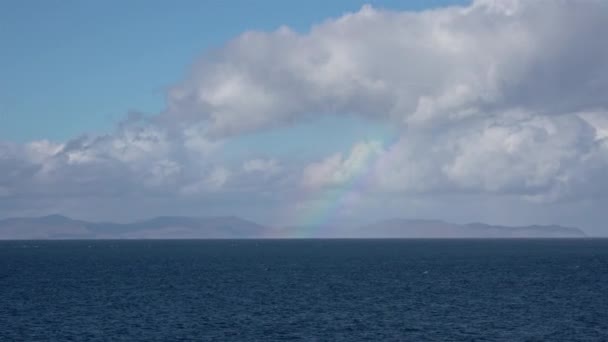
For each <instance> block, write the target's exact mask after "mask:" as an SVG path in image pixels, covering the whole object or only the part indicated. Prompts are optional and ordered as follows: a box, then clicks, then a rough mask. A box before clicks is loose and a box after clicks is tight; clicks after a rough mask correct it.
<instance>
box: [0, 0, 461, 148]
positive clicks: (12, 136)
mask: <svg viewBox="0 0 608 342" xmlns="http://www.w3.org/2000/svg"><path fill="white" fill-rule="evenodd" d="M464 2H465V1H448V0H443V1H396V0H385V1H353V0H339V1H318V0H314V1H306V2H290V1H278V0H272V1H235V0H227V1H196V0H181V1H178V2H172V1H163V0H152V1H143V0H135V1H117V0H110V1H79V0H66V1H62V0H49V1H33V0H24V1H21V0H19V1H15V0H3V1H1V2H0V9H1V10H0V23H1V24H0V25H1V26H0V27H1V29H0V41H1V42H2V46H3V48H2V53H1V54H0V68H2V75H3V76H2V79H1V80H0V122H2V124H1V125H0V138H2V139H3V140H11V141H17V142H23V141H28V140H33V139H45V138H46V139H52V140H67V139H69V138H72V137H74V136H77V135H79V134H83V133H85V132H91V133H95V132H107V131H109V130H111V129H112V127H113V126H114V124H115V123H116V122H117V121H119V120H121V119H123V118H124V117H125V115H126V113H127V112H130V111H137V112H142V113H148V114H150V113H157V112H159V111H161V110H162V109H163V108H164V105H165V104H164V98H165V90H166V88H167V87H168V86H170V85H172V84H174V83H176V82H177V81H179V80H180V79H181V78H182V77H183V75H184V73H185V72H186V71H187V69H188V68H189V66H190V65H191V64H192V63H193V62H194V60H195V59H196V58H197V57H198V56H199V55H201V54H203V53H204V52H205V51H209V50H210V49H214V48H217V47H220V46H222V45H223V44H225V43H226V42H227V41H228V40H230V39H231V38H234V37H235V36H237V35H239V34H240V33H242V32H244V31H247V30H263V31H268V30H274V29H276V28H278V27H279V26H281V25H287V26H289V27H291V28H293V29H294V30H297V31H307V30H308V29H309V28H310V26H311V25H313V24H316V23H320V22H322V21H324V20H326V19H328V18H331V17H337V16H340V15H341V14H343V13H345V12H353V11H357V10H359V8H361V6H362V5H363V4H366V3H370V4H373V5H374V6H377V7H379V8H387V9H401V10H403V9H411V10H422V9H424V8H426V7H437V6H439V5H449V4H455V3H464Z"/></svg>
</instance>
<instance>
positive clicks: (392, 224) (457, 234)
mask: <svg viewBox="0 0 608 342" xmlns="http://www.w3.org/2000/svg"><path fill="white" fill-rule="evenodd" d="M354 233H355V234H356V235H357V236H361V237H395V238H576V237H585V236H586V234H585V233H584V232H583V231H582V230H580V229H578V228H570V227H562V226H555V225H551V226H538V225H534V226H524V227H505V226H493V225H488V224H483V223H470V224H454V223H448V222H444V221H436V220H406V219H391V220H385V221H381V222H377V223H374V224H371V225H367V226H364V227H361V228H360V229H358V231H356V232H354Z"/></svg>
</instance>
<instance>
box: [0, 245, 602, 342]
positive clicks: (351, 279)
mask: <svg viewBox="0 0 608 342" xmlns="http://www.w3.org/2000/svg"><path fill="white" fill-rule="evenodd" d="M0 341H608V240H605V239H554V240H543V239H537V240H535V239H532V240H483V239H479V240H407V239H406V240H398V239H391V240H348V239H345V240H340V239H336V240H322V239H320V240H316V239H311V240H307V239H295V240H136V241H134V240H126V241H125V240H116V241H109V240H108V241H4V242H0Z"/></svg>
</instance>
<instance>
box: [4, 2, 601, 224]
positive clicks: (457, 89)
mask: <svg viewBox="0 0 608 342" xmlns="http://www.w3.org/2000/svg"><path fill="white" fill-rule="evenodd" d="M605 33H608V3H607V2H605V1H601V0H584V1H577V2H572V1H561V0H553V1H549V0H547V1H517V0H513V1H493V0H478V1H474V2H473V3H472V4H470V5H468V6H465V7H447V8H439V9H434V10H428V11H423V12H398V11H390V10H382V9H376V8H373V7H371V6H364V7H363V8H361V9H360V10H359V11H357V12H353V13H347V14H345V15H343V16H341V17H338V18H331V19H327V20H326V21H325V22H322V23H319V24H317V25H315V26H313V27H312V28H311V29H310V31H308V32H305V33H298V32H294V31H292V30H291V29H289V28H288V27H281V28H279V29H277V30H276V31H274V32H245V33H243V34H241V35H240V36H239V37H237V38H235V39H234V40H232V41H230V42H228V43H227V44H226V45H225V46H223V47H221V48H219V49H216V50H214V51H210V52H208V53H207V54H205V55H204V56H202V57H201V58H200V59H199V60H198V61H197V62H196V63H195V64H194V65H193V66H192V68H191V70H190V72H189V73H188V76H187V77H186V78H185V79H184V80H183V81H181V82H180V83H179V84H176V85H175V86H173V87H171V88H170V90H169V91H168V93H167V108H166V109H165V110H164V111H163V112H162V113H159V114H158V115H155V116H152V117H147V118H129V119H127V120H125V121H124V122H123V123H121V124H120V125H119V126H118V127H117V128H116V130H115V131H114V132H112V133H110V134H107V135H103V136H83V137H77V138H74V139H72V140H70V141H67V142H62V143H56V142H50V141H33V142H29V143H25V144H13V143H8V142H4V143H0V201H1V202H4V207H0V212H2V211H4V212H6V213H7V214H10V213H12V212H19V210H20V208H19V207H18V205H17V204H15V203H21V204H19V205H21V206H22V208H21V209H23V208H25V207H26V206H27V203H28V198H29V199H34V198H36V199H40V198H49V199H50V201H52V202H53V203H61V201H62V200H64V199H66V198H79V199H82V200H83V201H84V200H85V199H86V198H91V197H95V198H105V199H107V201H112V200H113V199H114V200H116V199H120V198H132V197H137V196H140V197H150V196H155V197H158V198H166V199H168V200H171V201H175V203H186V202H189V203H199V202H197V201H200V200H201V199H206V200H209V201H215V200H217V201H220V202H222V203H236V202H238V200H237V199H242V198H250V199H251V200H252V201H256V200H258V199H261V198H263V199H266V200H267V201H268V205H267V207H266V208H265V209H260V208H258V209H260V210H266V211H267V212H273V211H275V210H276V209H275V208H274V206H275V205H277V203H278V204H280V205H283V206H286V207H289V206H293V207H294V208H301V207H302V205H303V204H302V201H315V200H319V199H322V198H323V197H324V196H326V195H327V194H328V193H329V192H335V191H343V192H345V193H346V192H348V196H350V197H352V196H362V198H365V199H366V200H363V201H356V202H357V203H359V204H353V205H361V206H366V205H367V206H368V207H369V208H372V207H374V208H377V207H378V206H377V205H373V203H376V204H377V203H378V202H382V201H383V199H388V198H390V199H391V201H393V202H394V201H395V200H394V199H395V198H401V199H404V203H405V201H406V200H407V201H409V200H411V199H412V198H414V199H415V198H416V197H417V196H449V198H455V201H460V200H459V199H458V198H459V197H458V196H461V197H460V198H471V196H473V197H475V198H478V199H477V200H478V201H485V200H487V199H488V198H494V199H501V198H508V199H509V201H513V200H515V201H519V202H520V203H533V204H534V205H546V206H547V207H549V206H551V205H553V204H554V203H559V202H564V201H566V202H568V201H569V202H577V201H578V202H580V203H583V202H585V201H595V202H597V203H600V202H602V201H605V198H606V195H608V180H607V179H606V177H605V175H606V174H607V173H606V172H608V119H607V118H608V97H606V94H608V44H606V43H605V41H604V40H605V38H604V36H605ZM327 115H334V116H350V117H352V116H355V117H360V118H362V119H365V120H375V121H379V122H383V123H386V124H387V125H391V126H393V127H396V128H397V130H398V132H399V136H398V138H397V139H394V140H392V141H369V140H366V139H362V140H361V141H360V142H357V143H356V144H354V145H353V147H352V149H351V150H350V151H343V152H342V153H339V154H329V155H327V156H326V157H325V158H321V159H319V160H308V161H302V160H299V159H297V158H291V159H290V158H286V159H284V160H279V159H277V157H275V156H259V155H251V156H250V158H249V159H246V160H238V161H235V160H229V159H230V158H227V157H226V153H225V152H226V150H225V149H224V143H225V142H226V141H230V140H238V139H239V137H240V136H243V135H251V134H256V133H258V132H262V131H268V130H273V129H276V128H279V127H286V126H290V125H297V124H298V123H299V122H310V121H314V120H315V119H316V118H319V117H322V116H327ZM339 133H340V132H336V134H339ZM310 139H323V137H310ZM277 143H279V144H280V143H282V142H277ZM293 193H303V194H305V195H302V196H293V195H290V194H293ZM454 196H455V197H454ZM446 198H447V197H446ZM479 198H482V199H479ZM231 199H233V200H234V201H232V202H231ZM438 201H439V200H438ZM441 201H443V200H441ZM391 203H392V202H391ZM133 205H135V204H133ZM235 205H236V204H235ZM142 206H144V204H142ZM476 206H477V205H476V204H475V203H471V207H472V208H474V207H476ZM304 207H306V205H304ZM53 208H57V207H53ZM256 208H257V207H256ZM443 208H444V207H442V206H439V205H438V206H437V212H438V215H437V216H442V211H441V210H443ZM47 209H48V208H47ZM40 210H44V208H42V209H40ZM234 210H238V209H234ZM504 210H505V211H508V210H510V209H509V208H506V207H505V208H504ZM471 212H474V211H473V210H472V211H471ZM507 223H509V222H507Z"/></svg>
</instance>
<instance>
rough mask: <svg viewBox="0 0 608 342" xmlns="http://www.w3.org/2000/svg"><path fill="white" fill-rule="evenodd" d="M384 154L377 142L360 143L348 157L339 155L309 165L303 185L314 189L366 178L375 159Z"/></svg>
mask: <svg viewBox="0 0 608 342" xmlns="http://www.w3.org/2000/svg"><path fill="white" fill-rule="evenodd" d="M382 153H383V149H382V145H381V144H380V143H379V142H377V141H368V142H361V143H358V144H356V145H355V146H354V147H353V148H352V150H351V152H350V155H348V156H347V157H343V156H342V154H340V153H338V154H335V155H333V156H330V157H328V158H326V159H325V160H323V161H321V162H318V163H312V164H310V165H308V166H307V167H306V168H305V169H304V171H303V175H302V184H303V185H304V186H305V187H309V188H313V189H314V188H320V187H324V186H336V185H342V184H344V183H347V182H349V181H352V180H353V179H354V178H356V177H361V176H364V175H365V174H366V173H367V172H369V170H370V169H371V168H372V167H373V165H374V163H375V160H374V159H375V158H377V157H378V156H379V155H381V154H382Z"/></svg>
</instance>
